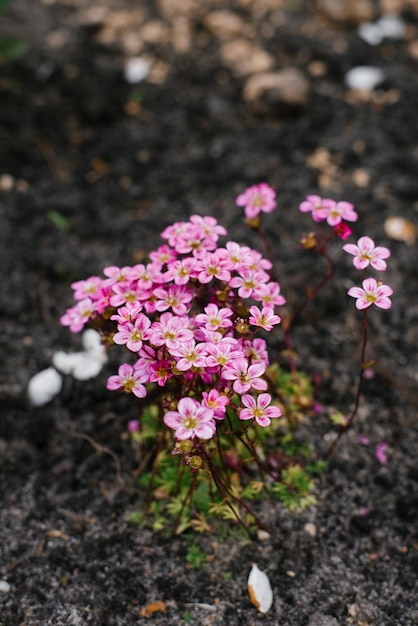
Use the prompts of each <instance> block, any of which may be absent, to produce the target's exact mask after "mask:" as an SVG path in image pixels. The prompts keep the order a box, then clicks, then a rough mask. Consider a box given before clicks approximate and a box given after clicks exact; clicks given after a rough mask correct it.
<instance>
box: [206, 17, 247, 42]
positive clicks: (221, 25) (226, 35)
mask: <svg viewBox="0 0 418 626" xmlns="http://www.w3.org/2000/svg"><path fill="white" fill-rule="evenodd" d="M204 24H205V26H206V28H207V29H208V30H210V32H211V33H212V34H213V35H216V36H217V37H219V38H220V39H230V38H232V37H236V36H237V35H238V36H242V34H243V32H244V31H245V29H246V25H245V22H244V20H242V19H241V18H240V17H239V16H238V15H237V14H236V13H232V11H223V10H219V11H211V12H210V13H208V14H207V15H206V17H205V18H204Z"/></svg>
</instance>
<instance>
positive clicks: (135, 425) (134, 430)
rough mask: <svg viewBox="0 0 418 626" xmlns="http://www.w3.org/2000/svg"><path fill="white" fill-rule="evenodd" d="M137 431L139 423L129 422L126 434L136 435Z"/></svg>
mask: <svg viewBox="0 0 418 626" xmlns="http://www.w3.org/2000/svg"><path fill="white" fill-rule="evenodd" d="M138 431H139V422H138V420H130V421H129V422H128V432H130V433H131V435H132V434H134V433H137V432H138Z"/></svg>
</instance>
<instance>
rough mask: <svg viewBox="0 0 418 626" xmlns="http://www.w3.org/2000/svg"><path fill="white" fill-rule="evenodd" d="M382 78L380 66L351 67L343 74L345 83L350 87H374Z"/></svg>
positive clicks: (383, 76) (383, 77)
mask: <svg viewBox="0 0 418 626" xmlns="http://www.w3.org/2000/svg"><path fill="white" fill-rule="evenodd" d="M384 79H385V75H384V73H383V71H382V70H381V69H380V68H378V67H372V66H368V65H359V66H358V67H353V68H352V69H351V70H349V71H348V72H347V74H346V75H345V83H346V85H347V87H349V88H350V89H367V90H369V89H374V88H375V87H377V85H379V84H380V83H381V82H383V80H384Z"/></svg>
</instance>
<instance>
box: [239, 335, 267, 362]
mask: <svg viewBox="0 0 418 626" xmlns="http://www.w3.org/2000/svg"><path fill="white" fill-rule="evenodd" d="M242 349H243V352H244V355H245V357H246V358H247V359H248V360H249V361H250V363H257V362H261V363H264V364H265V365H266V367H267V365H268V363H269V357H268V352H267V343H266V342H265V341H264V339H260V338H259V337H256V338H255V339H253V340H252V341H250V340H248V339H247V340H244V341H243V342H242Z"/></svg>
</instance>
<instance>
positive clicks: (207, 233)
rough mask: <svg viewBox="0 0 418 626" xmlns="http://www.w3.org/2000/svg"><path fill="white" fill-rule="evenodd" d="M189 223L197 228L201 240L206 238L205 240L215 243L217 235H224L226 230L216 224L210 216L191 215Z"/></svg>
mask: <svg viewBox="0 0 418 626" xmlns="http://www.w3.org/2000/svg"><path fill="white" fill-rule="evenodd" d="M190 222H191V223H192V224H194V225H195V226H198V227H199V229H200V231H201V233H202V238H203V237H206V238H207V239H213V241H217V240H218V238H219V235H226V230H225V228H224V227H223V226H221V225H220V224H218V222H217V220H216V219H215V218H214V217H212V216H210V215H205V216H203V217H202V216H201V215H191V216H190Z"/></svg>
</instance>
